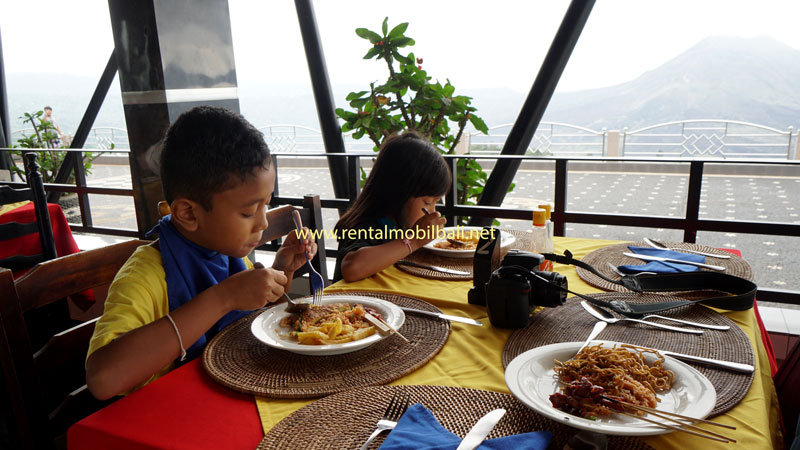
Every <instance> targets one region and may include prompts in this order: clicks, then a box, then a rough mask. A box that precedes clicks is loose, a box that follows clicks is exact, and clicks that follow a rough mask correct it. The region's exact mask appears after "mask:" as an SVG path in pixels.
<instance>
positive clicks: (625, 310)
mask: <svg viewBox="0 0 800 450" xmlns="http://www.w3.org/2000/svg"><path fill="white" fill-rule="evenodd" d="M543 256H544V258H545V259H546V260H548V261H553V262H557V263H559V264H569V265H573V266H577V267H581V268H583V269H586V270H588V271H590V272H592V273H593V274H595V275H597V276H599V277H600V278H602V279H604V280H606V281H608V282H610V283H614V284H618V285H621V286H624V287H625V288H627V289H628V290H631V291H634V292H653V291H656V292H670V291H673V292H674V291H701V290H702V291H707V290H713V291H719V292H724V293H726V295H722V296H717V297H711V298H703V299H697V300H679V301H672V302H659V303H647V304H641V303H628V302H625V301H621V300H612V301H610V302H606V301H603V300H599V299H595V298H592V297H590V296H584V295H580V297H581V298H584V299H586V300H588V301H590V302H592V303H594V304H596V305H598V306H604V307H607V308H611V309H613V310H614V311H616V312H618V313H620V314H623V315H626V316H627V315H630V316H635V315H641V314H652V313H657V312H661V311H666V310H668V309H673V308H677V307H680V306H684V305H690V304H693V303H702V304H704V305H707V306H712V307H714V308H719V309H727V310H731V311H744V310H747V309H750V308H752V307H753V302H754V301H755V298H756V292H757V290H758V286H756V284H755V283H753V282H752V281H750V280H746V279H744V278H740V277H736V276H733V275H727V274H724V273H719V272H706V271H702V272H679V273H663V274H655V275H636V276H632V275H624V276H623V277H622V278H621V280H620V281H616V280H612V279H610V278H608V277H606V276H605V275H603V274H601V273H600V272H599V271H598V270H597V269H595V268H594V267H592V266H590V265H589V264H586V263H585V262H583V261H580V260H577V259H575V258H573V257H572V253H571V252H570V251H569V250H565V251H564V254H563V255H558V254H556V253H544V254H543Z"/></svg>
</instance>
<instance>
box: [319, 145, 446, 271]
mask: <svg viewBox="0 0 800 450" xmlns="http://www.w3.org/2000/svg"><path fill="white" fill-rule="evenodd" d="M451 180H452V178H451V175H450V170H449V169H448V168H447V164H446V163H445V161H444V158H442V155H441V154H440V153H439V152H438V151H437V150H436V149H435V148H433V146H432V145H431V144H430V143H429V142H428V141H427V140H425V139H423V138H422V137H420V136H419V135H417V134H415V133H411V132H407V133H404V134H402V135H400V136H395V137H392V138H389V139H388V140H386V142H384V143H383V145H382V146H381V150H380V152H379V153H378V158H377V159H376V160H375V165H374V166H373V168H372V171H371V172H370V174H369V177H367V182H366V184H365V185H364V189H363V190H362V191H361V194H359V196H358V198H357V199H356V202H355V204H353V207H352V208H350V210H348V211H347V212H346V213H345V214H344V215H343V216H342V217H341V219H339V222H338V223H337V224H336V233H337V237H338V239H339V256H338V257H337V258H336V269H335V271H334V275H333V278H334V281H338V280H340V279H344V280H346V281H357V280H361V279H363V278H366V277H368V276H370V275H374V274H376V273H378V272H380V271H381V270H383V269H385V268H387V267H389V266H391V265H392V264H394V263H396V262H397V261H398V260H400V259H402V258H405V257H407V256H408V255H410V254H411V253H413V252H414V251H415V250H417V249H418V248H420V247H422V246H423V245H425V244H427V243H428V242H430V241H432V240H433V239H434V238H435V237H436V232H437V230H438V229H439V227H440V226H442V225H444V223H445V219H444V218H443V217H442V216H441V214H439V213H438V212H436V202H437V201H438V200H439V199H440V198H442V196H443V195H444V194H445V193H446V192H447V191H448V189H450V185H451ZM391 230H395V231H394V232H391ZM387 231H389V232H387Z"/></svg>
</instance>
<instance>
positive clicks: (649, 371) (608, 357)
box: [554, 344, 675, 417]
mask: <svg viewBox="0 0 800 450" xmlns="http://www.w3.org/2000/svg"><path fill="white" fill-rule="evenodd" d="M647 353H651V354H653V355H654V356H655V358H656V359H655V361H653V363H652V365H650V364H648V363H647V362H646V361H645V359H644V355H645V354H647ZM554 370H555V373H556V374H557V375H558V378H559V381H561V382H562V383H564V384H567V385H568V386H569V384H570V383H574V382H581V381H582V379H583V378H586V379H587V380H588V381H589V382H590V383H591V384H592V385H595V386H600V387H602V388H603V390H604V392H603V395H606V396H610V397H614V398H616V399H618V400H623V401H625V402H628V403H633V404H635V405H639V406H647V407H650V408H655V407H656V405H657V404H658V402H659V399H658V397H657V396H656V393H657V392H664V391H668V390H670V389H671V388H672V382H673V379H674V377H675V374H674V373H673V372H672V371H671V370H667V369H665V368H664V357H663V356H662V355H661V354H660V353H658V352H657V351H655V350H652V349H648V348H642V347H637V346H634V345H628V344H623V345H621V346H619V347H617V346H615V347H614V348H603V345H602V344H598V345H594V346H591V347H587V348H585V349H584V350H582V351H581V352H580V353H579V354H577V355H576V356H575V357H574V358H573V359H571V360H569V361H565V362H560V361H556V366H555V367H554ZM565 393H566V394H567V395H568V396H570V395H572V392H571V391H570V392H567V390H566V389H565ZM581 398H582V400H581V401H584V400H585V399H583V397H581ZM573 403H574V402H573ZM573 406H578V405H573ZM579 406H582V408H576V409H578V410H580V411H581V412H580V415H581V416H583V417H593V416H597V415H604V416H607V415H610V414H611V412H612V411H611V410H610V409H609V408H608V406H607V405H604V404H602V403H599V404H595V403H592V402H591V401H586V402H585V404H581V405H579Z"/></svg>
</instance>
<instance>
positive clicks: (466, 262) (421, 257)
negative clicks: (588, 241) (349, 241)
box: [396, 229, 533, 281]
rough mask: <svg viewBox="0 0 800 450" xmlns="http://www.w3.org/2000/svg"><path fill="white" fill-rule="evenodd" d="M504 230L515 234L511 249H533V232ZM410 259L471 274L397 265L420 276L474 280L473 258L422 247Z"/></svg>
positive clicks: (408, 258)
mask: <svg viewBox="0 0 800 450" xmlns="http://www.w3.org/2000/svg"><path fill="white" fill-rule="evenodd" d="M502 231H503V232H505V233H509V234H511V235H513V236H514V238H515V239H514V242H512V243H511V245H509V246H508V248H509V249H511V248H514V249H519V250H527V251H533V240H532V238H531V233H528V232H526V231H522V230H511V229H502ZM405 259H406V260H408V261H413V262H416V263H420V264H427V265H429V266H438V267H444V268H447V269H453V270H460V271H463V272H469V275H455V274H451V273H444V272H439V271H435V270H430V269H424V268H421V267H414V266H407V265H404V264H398V265H397V266H396V267H397V268H398V269H400V270H402V271H403V272H407V273H410V274H412V275H416V276H418V277H423V278H430V279H433V280H451V281H469V280H472V267H473V265H472V258H450V257H447V256H442V255H437V254H435V253H432V252H430V251H428V250H427V249H425V248H421V249H419V250H417V251H416V252H414V253H412V254H411V255H409V256H408V257H407V258H405Z"/></svg>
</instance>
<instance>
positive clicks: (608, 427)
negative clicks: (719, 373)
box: [505, 341, 717, 436]
mask: <svg viewBox="0 0 800 450" xmlns="http://www.w3.org/2000/svg"><path fill="white" fill-rule="evenodd" d="M581 345H583V343H582V342H563V343H558V344H551V345H545V346H542V347H537V348H534V349H532V350H528V351H527V352H525V353H522V354H520V355H519V356H517V357H516V358H514V359H513V360H512V361H511V362H510V363H509V364H508V367H506V372H505V378H506V385H507V386H508V389H509V390H510V391H511V393H512V394H513V395H514V396H515V397H516V398H517V399H519V400H520V401H521V402H522V403H524V404H525V405H526V406H528V407H529V408H531V409H533V410H534V411H536V412H538V413H540V414H542V415H544V416H546V417H548V418H550V419H553V420H555V421H558V422H561V423H563V424H566V425H569V426H572V427H575V428H580V429H584V430H589V431H594V432H598V433H603V434H614V435H627V436H647V435H654V434H662V433H668V432H670V431H672V430H670V429H667V428H665V427H661V426H658V425H655V424H652V423H648V422H646V421H644V420H639V419H638V417H645V418H649V419H656V420H659V419H658V418H657V417H654V416H649V415H648V414H647V413H646V412H644V411H642V410H641V409H631V408H627V407H623V406H621V405H622V403H621V402H625V403H629V404H633V405H637V406H638V407H646V408H653V409H657V410H659V411H666V412H673V413H676V414H681V415H684V416H689V417H693V418H698V419H702V418H705V417H706V416H708V414H709V413H710V412H711V410H712V409H713V408H714V405H715V404H716V401H717V393H716V391H715V390H714V386H713V385H712V384H711V382H710V381H708V378H706V377H705V376H704V375H703V374H702V373H700V372H698V371H697V370H696V369H694V368H693V367H691V366H689V365H687V364H685V363H683V362H681V361H677V360H675V359H672V358H669V357H667V358H665V357H664V356H662V355H660V354H659V353H657V352H655V351H654V350H650V349H643V348H642V347H636V346H632V345H628V344H623V343H618V342H609V341H594V342H593V345H590V346H587V347H586V348H585V349H584V350H582V351H581V353H580V354H578V355H576V352H577V351H578V349H579V348H580V347H581ZM573 357H574V358H573ZM621 411H625V412H627V413H628V414H632V416H630V415H626V414H623V413H622V412H621Z"/></svg>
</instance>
